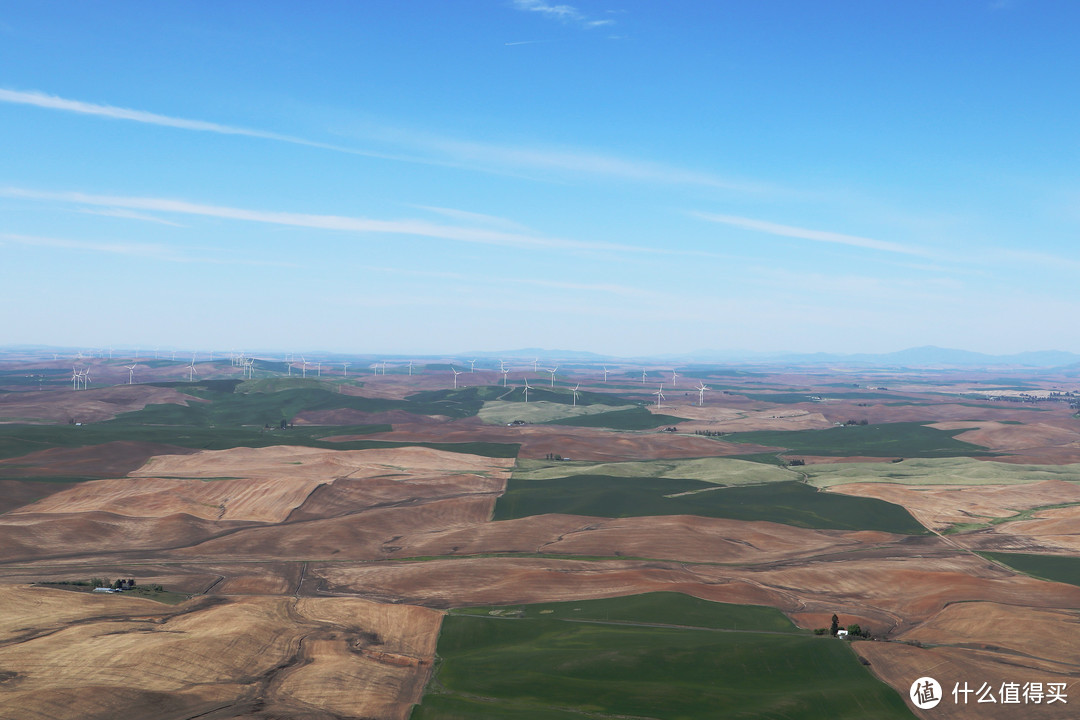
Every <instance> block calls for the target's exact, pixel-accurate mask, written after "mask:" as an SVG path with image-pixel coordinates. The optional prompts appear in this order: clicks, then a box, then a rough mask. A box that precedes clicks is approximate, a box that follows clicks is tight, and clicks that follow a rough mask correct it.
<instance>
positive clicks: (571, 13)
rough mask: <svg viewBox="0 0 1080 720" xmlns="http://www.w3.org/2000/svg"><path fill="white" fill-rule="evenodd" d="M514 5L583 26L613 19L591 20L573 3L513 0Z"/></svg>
mask: <svg viewBox="0 0 1080 720" xmlns="http://www.w3.org/2000/svg"><path fill="white" fill-rule="evenodd" d="M514 7H515V8H517V9H518V10H522V11H524V12H534V13H538V14H540V15H541V16H543V17H546V18H550V19H552V20H558V21H560V22H565V23H574V24H575V25H580V26H581V27H584V28H594V27H603V26H604V25H612V24H614V23H615V21H614V20H593V19H591V18H589V17H588V16H586V15H585V14H584V13H583V12H581V11H580V10H578V9H577V8H576V7H574V6H573V5H561V4H560V5H552V4H551V3H546V2H543V0H514Z"/></svg>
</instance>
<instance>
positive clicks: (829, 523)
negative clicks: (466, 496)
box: [492, 475, 929, 535]
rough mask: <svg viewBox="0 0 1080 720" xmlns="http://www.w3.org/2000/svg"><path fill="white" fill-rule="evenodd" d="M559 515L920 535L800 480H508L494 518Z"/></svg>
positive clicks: (887, 511) (893, 516)
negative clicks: (689, 518) (731, 483)
mask: <svg viewBox="0 0 1080 720" xmlns="http://www.w3.org/2000/svg"><path fill="white" fill-rule="evenodd" d="M546 514H562V515H584V516H588V517H611V518H619V517H646V516H656V515H698V516H701V517H716V518H728V519H731V520H763V521H767V522H776V523H781V524H785V525H792V526H795V527H803V528H813V529H819V530H879V531H883V532H889V533H896V534H899V535H925V534H928V533H929V531H928V530H927V529H926V528H925V527H923V526H922V525H921V524H920V523H919V522H918V521H917V520H915V518H914V517H912V515H911V513H909V512H908V511H907V510H906V509H905V508H903V507H901V506H899V505H895V504H893V503H890V502H886V501H884V500H879V499H876V498H863V497H856V496H851V495H841V494H837V493H827V492H822V491H819V490H817V489H815V488H812V487H810V486H808V485H805V484H803V483H800V482H794V481H785V482H774V483H769V484H766V485H742V486H735V487H724V486H722V485H717V484H714V483H709V482H705V481H701V480H692V479H681V478H648V477H646V478H640V477H629V478H627V477H613V476H607V475H575V476H571V477H563V478H553V479H550V480H518V479H516V478H514V477H511V478H510V480H509V481H508V482H507V485H506V491H505V492H504V493H503V494H502V496H500V497H499V498H498V500H497V501H496V503H495V510H494V513H493V515H492V519H493V520H513V519H517V518H523V517H529V516H532V515H546Z"/></svg>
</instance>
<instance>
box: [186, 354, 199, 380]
mask: <svg viewBox="0 0 1080 720" xmlns="http://www.w3.org/2000/svg"><path fill="white" fill-rule="evenodd" d="M198 374H199V372H198V371H197V370H196V369H195V358H192V359H191V364H190V365H188V376H187V380H188V382H195V376H196V375H198Z"/></svg>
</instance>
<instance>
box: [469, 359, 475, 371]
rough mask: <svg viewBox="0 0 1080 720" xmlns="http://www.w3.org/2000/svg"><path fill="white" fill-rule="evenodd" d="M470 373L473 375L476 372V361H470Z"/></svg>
mask: <svg viewBox="0 0 1080 720" xmlns="http://www.w3.org/2000/svg"><path fill="white" fill-rule="evenodd" d="M469 372H471V373H474V372H476V361H475V360H470V361H469Z"/></svg>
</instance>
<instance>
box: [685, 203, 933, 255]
mask: <svg viewBox="0 0 1080 720" xmlns="http://www.w3.org/2000/svg"><path fill="white" fill-rule="evenodd" d="M690 215H691V216H693V217H696V218H699V219H701V220H707V221H709V222H714V223H720V224H722V225H730V226H732V227H738V228H743V229H745V230H754V231H756V232H762V233H767V234H769V235H779V236H781V237H790V238H798V239H800V240H812V241H814V242H823V243H833V244H837V245H850V246H852V247H860V248H866V249H869V250H881V251H884V252H892V253H901V254H904V255H919V256H930V255H931V254H932V253H930V252H929V251H927V250H925V249H923V248H918V247H914V246H910V245H901V244H900V243H894V242H888V241H886V240H875V239H874V238H867V237H860V236H858V235H845V234H843V233H837V232H831V231H828V230H812V229H810V228H802V227H796V226H794V225H781V224H780V223H774V222H769V221H767V220H755V219H753V218H746V217H738V216H736V215H716V214H713V213H703V212H691V213H690Z"/></svg>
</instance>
